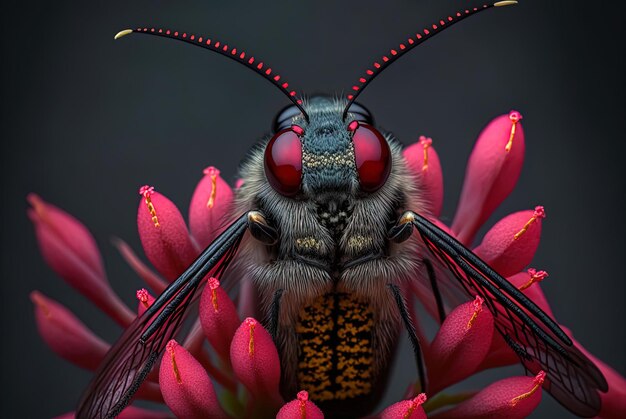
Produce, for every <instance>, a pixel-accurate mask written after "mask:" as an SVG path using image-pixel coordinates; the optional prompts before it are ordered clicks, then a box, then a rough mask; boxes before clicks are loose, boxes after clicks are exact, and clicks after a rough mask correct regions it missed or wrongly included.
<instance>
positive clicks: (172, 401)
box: [159, 339, 228, 419]
mask: <svg viewBox="0 0 626 419" xmlns="http://www.w3.org/2000/svg"><path fill="white" fill-rule="evenodd" d="M159 384H160V386H161V392H162V393H163V399H164V400H165V403H166V404H167V406H168V407H169V408H170V409H171V410H172V412H174V414H175V415H176V416H177V417H179V418H191V419H193V418H197V419H201V418H227V417H228V415H226V413H225V412H224V410H222V407H221V406H220V404H219V402H218V400H217V395H216V394H215V390H214V389H213V384H212V383H211V380H210V379H209V376H208V374H207V373H206V371H205V369H204V368H202V365H200V363H199V362H198V361H196V359H195V358H194V357H193V356H192V355H191V354H190V353H189V352H187V350H185V348H183V347H182V346H180V345H179V344H178V343H177V342H176V341H175V340H174V339H172V340H170V341H169V342H168V344H167V346H166V349H165V352H164V354H163V359H162V360H161V366H160V369H159Z"/></svg>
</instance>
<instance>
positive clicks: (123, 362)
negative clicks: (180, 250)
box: [76, 214, 248, 419]
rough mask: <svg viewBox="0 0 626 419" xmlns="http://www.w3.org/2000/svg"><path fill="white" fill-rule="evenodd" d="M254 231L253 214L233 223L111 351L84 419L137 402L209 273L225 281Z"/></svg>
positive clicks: (83, 404)
mask: <svg viewBox="0 0 626 419" xmlns="http://www.w3.org/2000/svg"><path fill="white" fill-rule="evenodd" d="M247 225H248V220H247V214H244V215H242V216H241V217H239V219H237V220H236V221H235V222H233V223H232V224H231V225H230V226H229V227H228V228H227V229H226V230H225V231H224V232H223V233H222V234H221V235H220V236H219V237H217V238H216V239H215V241H213V243H211V244H210V245H209V246H208V247H207V248H206V249H205V250H204V251H203V252H202V253H201V254H200V256H198V258H197V259H196V260H195V261H194V262H193V263H192V264H191V266H189V268H187V270H185V272H183V274H182V275H181V276H180V277H179V278H178V279H176V280H175V281H174V282H172V283H171V284H170V285H169V286H168V287H167V288H166V289H165V291H163V293H162V294H161V295H160V296H159V297H158V298H157V299H156V300H155V301H154V303H153V304H152V306H150V308H149V309H148V310H146V312H145V313H144V314H143V315H142V316H141V317H138V318H137V319H136V320H135V321H134V322H133V323H132V324H131V325H130V326H129V327H128V328H127V329H126V331H125V332H124V333H123V334H122V336H121V337H120V338H119V340H118V341H117V342H116V343H115V345H114V346H113V347H112V348H111V349H110V350H109V352H108V354H107V355H106V357H105V359H104V361H103V362H102V364H101V365H100V367H99V368H98V371H97V372H96V375H95V377H94V378H93V380H92V381H91V383H90V384H89V387H88V388H87V390H86V391H85V393H84V394H83V396H82V397H81V400H80V402H79V405H78V409H77V411H76V417H77V418H78V419H83V418H85V419H87V418H88V419H94V418H114V417H115V416H117V415H118V414H119V413H120V412H121V411H122V409H124V408H125V407H126V406H127V405H128V404H129V403H130V401H131V399H132V397H133V395H134V394H135V392H136V391H137V390H138V389H139V387H140V386H141V383H142V382H143V381H144V380H145V379H146V376H147V375H148V373H149V372H150V370H151V369H152V367H153V366H154V363H155V362H156V360H157V359H158V358H159V356H160V355H161V353H162V352H163V349H164V348H165V345H166V344H167V342H168V341H169V340H170V339H171V338H172V337H173V336H174V335H175V334H176V332H177V331H178V330H179V329H180V326H181V324H182V321H183V319H184V317H185V312H186V311H187V308H188V307H189V305H190V303H191V302H192V300H193V299H194V294H195V293H196V291H197V290H198V288H201V282H202V279H203V278H204V277H205V276H206V275H207V274H209V273H211V274H212V275H213V276H216V277H218V278H219V276H220V275H221V274H222V273H223V272H224V270H225V269H226V267H227V266H228V264H229V263H230V261H231V260H232V259H233V257H234V255H235V253H236V252H237V248H238V246H239V243H240V242H241V239H242V237H243V235H244V233H245V231H246V228H247Z"/></svg>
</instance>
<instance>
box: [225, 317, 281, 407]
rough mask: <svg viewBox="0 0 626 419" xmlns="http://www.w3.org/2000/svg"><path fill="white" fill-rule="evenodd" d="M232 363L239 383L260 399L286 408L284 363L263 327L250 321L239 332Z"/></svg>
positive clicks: (231, 349) (243, 324)
mask: <svg viewBox="0 0 626 419" xmlns="http://www.w3.org/2000/svg"><path fill="white" fill-rule="evenodd" d="M230 361H231V362H232V365H233V371H234V372H235V375H236V376H237V378H239V381H240V382H242V383H243V384H244V385H245V386H246V388H247V389H248V390H249V391H250V393H252V395H253V396H255V397H257V398H267V399H268V401H269V402H271V403H274V404H276V406H277V407H278V406H280V405H282V404H283V402H282V398H281V397H280V394H279V390H278V385H279V382H280V361H279V359H278V351H277V350H276V346H274V342H273V341H272V337H271V336H270V334H269V333H268V332H267V330H265V328H263V326H261V324H260V323H259V322H258V321H256V320H255V319H253V318H252V317H248V318H247V319H246V320H244V321H243V323H242V324H241V326H239V328H238V329H237V331H236V332H235V336H234V338H233V341H232V344H231V345H230Z"/></svg>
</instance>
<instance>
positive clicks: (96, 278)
mask: <svg viewBox="0 0 626 419" xmlns="http://www.w3.org/2000/svg"><path fill="white" fill-rule="evenodd" d="M28 201H29V202H30V203H31V205H32V206H33V208H32V209H30V210H29V211H28V216H29V217H30V219H31V221H32V222H33V225H34V226H35V234H36V236H37V241H38V243H39V249H40V250H41V253H42V255H43V258H44V260H45V261H46V263H47V264H48V265H49V266H50V268H52V270H53V271H54V272H56V273H57V275H59V276H60V277H61V278H63V279H64V280H65V281H66V282H67V283H68V284H69V285H70V286H72V287H73V288H75V289H76V290H78V291H79V292H80V293H81V294H83V295H84V296H86V297H87V298H89V300H91V301H92V302H93V303H94V304H95V305H96V306H98V307H99V308H100V309H101V310H102V311H104V312H105V313H106V314H108V315H109V316H110V317H111V318H113V319H114V320H115V321H116V322H117V323H119V324H120V325H122V326H128V325H129V324H130V323H131V322H132V321H133V320H134V318H135V314H134V313H133V312H132V311H130V310H129V309H128V307H126V306H125V305H124V303H123V302H122V301H121V300H120V299H119V298H118V296H117V295H116V294H115V293H114V292H113V290H112V289H111V286H110V285H109V282H108V281H107V279H106V275H105V273H104V268H103V267H102V261H101V259H100V252H99V251H98V248H97V246H96V243H95V241H94V239H93V237H92V236H91V234H90V233H89V231H88V230H87V229H86V228H85V226H83V225H82V224H81V223H80V222H79V221H78V220H76V219H75V218H74V217H72V216H71V215H69V214H68V213H66V212H65V211H62V210H61V209H59V208H57V207H55V206H53V205H50V204H48V203H47V202H44V201H43V200H42V199H41V198H39V197H38V196H37V195H34V194H30V195H29V196H28Z"/></svg>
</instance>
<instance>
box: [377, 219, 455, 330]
mask: <svg viewBox="0 0 626 419" xmlns="http://www.w3.org/2000/svg"><path fill="white" fill-rule="evenodd" d="M408 214H409V213H408V212H406V213H404V214H403V215H402V217H400V219H399V220H398V222H396V224H395V225H394V226H393V227H391V228H390V229H389V231H388V232H387V238H389V240H391V241H393V242H395V243H402V242H403V241H406V240H408V239H409V238H410V237H411V235H412V234H413V219H412V218H411V216H410V215H408ZM422 262H423V263H424V266H426V272H427V273H428V279H429V280H430V287H431V289H432V290H433V295H434V296H435V302H436V303H437V312H438V314H439V322H440V323H443V321H444V320H445V318H446V311H445V309H444V307H443V301H442V299H441V293H440V292H439V286H438V285H437V276H436V274H435V269H434V267H433V264H432V262H431V261H430V260H429V259H424V260H423V261H422Z"/></svg>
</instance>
